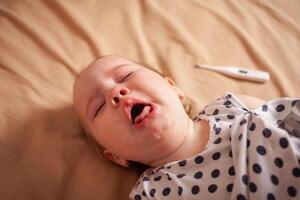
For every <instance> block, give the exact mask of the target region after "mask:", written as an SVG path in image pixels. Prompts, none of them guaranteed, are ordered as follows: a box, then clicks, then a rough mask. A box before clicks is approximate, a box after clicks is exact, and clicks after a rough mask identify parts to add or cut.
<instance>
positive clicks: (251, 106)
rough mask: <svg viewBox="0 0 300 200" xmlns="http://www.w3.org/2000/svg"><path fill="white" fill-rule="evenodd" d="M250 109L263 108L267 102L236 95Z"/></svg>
mask: <svg viewBox="0 0 300 200" xmlns="http://www.w3.org/2000/svg"><path fill="white" fill-rule="evenodd" d="M236 96H237V97H238V98H239V99H240V100H241V101H242V102H243V103H244V104H245V105H246V106H247V107H248V108H249V109H255V108H257V107H259V106H261V105H262V104H263V103H264V102H265V101H264V100H262V99H259V98H256V97H253V96H248V95H242V94H240V95H236Z"/></svg>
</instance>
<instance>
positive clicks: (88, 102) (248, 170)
mask: <svg viewBox="0 0 300 200" xmlns="http://www.w3.org/2000/svg"><path fill="white" fill-rule="evenodd" d="M184 101H185V97H184V95H183V93H182V92H181V91H180V90H179V88H178V87H176V85H175V83H174V81H173V80H172V79H171V78H169V77H166V78H163V77H162V76H161V75H159V74H158V73H156V72H154V71H152V70H150V69H148V68H146V67H144V66H143V65H140V64H137V63H135V62H133V61H130V60H128V59H125V58H122V57H118V56H105V57H101V58H100V59H97V60H95V61H94V62H92V63H91V64H90V65H89V66H88V67H87V68H86V69H85V70H83V72H82V73H81V74H80V75H79V77H78V78H77V80H76V82H75V85H74V106H75V109H76V112H77V114H78V116H79V118H80V120H81V122H82V124H83V127H84V129H85V131H86V134H88V135H89V136H90V137H91V138H93V140H94V141H95V142H97V143H98V144H100V145H101V146H102V147H103V149H102V154H103V155H104V156H105V157H106V158H107V159H109V160H111V161H112V162H115V163H117V164H119V165H121V166H125V167H128V166H129V163H130V161H134V162H138V163H142V164H144V165H147V166H149V169H147V170H146V171H145V172H144V173H143V174H142V175H141V177H140V179H139V181H138V182H137V184H136V186H135V187H134V188H133V189H132V192H131V194H130V198H131V199H135V200H139V199H189V200H192V199H208V198H209V199H237V200H243V199H299V198H300V168H299V160H300V139H299V136H300V133H299V131H300V100H299V99H292V98H282V99H276V100H273V101H269V102H265V103H264V102H263V101H262V100H259V99H257V98H254V97H249V96H235V95H234V94H231V93H226V94H225V95H223V96H222V97H221V98H219V99H217V100H215V101H213V102H212V103H210V104H208V105H207V106H205V107H204V108H203V110H201V111H200V112H199V114H198V115H197V116H195V117H193V118H192V119H191V118H189V116H188V115H187V113H186V112H185V109H184V106H183V102H184Z"/></svg>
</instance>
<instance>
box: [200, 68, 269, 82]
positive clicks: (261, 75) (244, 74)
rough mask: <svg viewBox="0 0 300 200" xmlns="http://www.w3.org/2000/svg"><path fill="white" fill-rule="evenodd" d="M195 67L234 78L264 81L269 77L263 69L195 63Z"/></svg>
mask: <svg viewBox="0 0 300 200" xmlns="http://www.w3.org/2000/svg"><path fill="white" fill-rule="evenodd" d="M196 67H198V68H203V69H208V70H211V71H216V72H219V73H221V74H225V75H228V76H231V77H234V78H240V79H245V80H250V81H256V82H261V83H264V82H266V81H267V80H269V79H270V74H269V73H268V72H265V71H260V70H253V69H245V68H240V67H233V66H211V65H205V64H197V65H196Z"/></svg>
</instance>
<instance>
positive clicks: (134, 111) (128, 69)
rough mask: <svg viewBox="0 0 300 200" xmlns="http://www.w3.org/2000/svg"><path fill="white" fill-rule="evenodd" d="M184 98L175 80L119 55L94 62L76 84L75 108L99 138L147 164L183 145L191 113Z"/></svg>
mask: <svg viewBox="0 0 300 200" xmlns="http://www.w3.org/2000/svg"><path fill="white" fill-rule="evenodd" d="M181 97H183V96H182V94H181V93H180V91H179V90H178V88H176V87H175V86H174V84H173V83H172V81H170V80H169V79H164V78H163V77H162V76H160V75H159V74H157V73H155V72H153V71H151V70H149V69H147V68H146V67H144V66H142V65H139V64H136V63H134V62H132V61H130V60H128V59H125V58H122V57H117V56H108V57H103V58H101V59H98V60H96V61H94V62H93V63H92V64H91V65H90V66H89V67H88V68H87V69H85V70H84V71H83V72H82V74H81V75H80V77H79V79H78V80H77V81H76V83H75V86H74V105H75V109H76V111H77V113H78V114H79V117H80V119H81V121H82V123H84V124H85V126H86V127H87V128H88V129H89V130H90V132H91V134H92V135H93V137H94V138H95V139H96V141H98V142H99V143H100V144H101V145H102V146H104V148H106V149H108V150H109V151H111V152H112V153H114V154H115V155H117V156H119V157H121V158H123V159H126V160H133V161H137V162H141V163H144V164H149V163H151V162H153V161H154V160H156V159H160V158H163V157H165V156H167V155H169V154H170V153H172V152H173V151H174V150H175V149H176V148H178V146H179V145H180V144H181V143H182V141H183V139H184V134H183V133H181V132H180V123H181V122H182V121H183V120H184V118H186V117H187V114H186V113H185V111H184V108H183V106H182V102H181V99H180V98H181Z"/></svg>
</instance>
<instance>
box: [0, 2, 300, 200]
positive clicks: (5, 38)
mask: <svg viewBox="0 0 300 200" xmlns="http://www.w3.org/2000/svg"><path fill="white" fill-rule="evenodd" d="M299 8H300V1H297V0H287V1H282V0H273V1H263V0H255V1H254V0H253V1H252V0H251V1H242V0H241V1H235V0H232V1H219V0H211V1H201V0H188V1H180V0H176V1H169V0H163V1H154V0H145V1H139V0H113V1H105V0H87V1H84V0H74V1H60V0H48V1H47V0H45V1H33V0H22V1H17V0H1V1H0V49H1V53H0V95H1V96H0V97H1V98H0V198H1V199H5V200H6V199H22V200H27V199H28V200H29V199H30V200H32V199H43V200H48V199H49V200H53V199H70V200H76V199H85V200H88V199H97V200H99V199H108V200H115V199H128V194H129V192H130V189H131V187H132V186H133V185H134V183H135V181H136V179H137V177H138V174H139V172H138V170H136V169H132V168H130V169H124V168H121V167H118V166H115V165H113V164H111V163H109V162H107V161H105V160H104V159H103V158H102V157H100V156H99V155H97V154H96V152H95V151H94V149H93V148H92V147H91V146H90V145H89V144H88V142H87V141H86V138H85V136H84V134H83V132H82V129H81V127H80V124H79V120H78V118H77V117H76V116H75V113H74V110H73V107H72V86H73V83H74V80H75V77H76V76H77V75H78V73H79V72H80V71H81V70H82V69H84V68H85V67H86V66H87V64H88V63H89V62H90V61H92V60H93V59H95V58H96V57H99V56H101V55H108V54H113V55H121V56H125V57H128V58H130V59H132V60H135V61H138V62H141V63H144V64H147V65H149V66H151V67H153V68H155V69H157V70H159V71H161V72H163V73H164V74H165V75H168V76H170V77H172V78H173V79H174V80H175V81H176V83H177V84H178V86H179V87H180V88H181V89H182V90H183V91H184V92H185V94H186V95H187V96H189V97H190V98H191V99H192V101H193V106H192V112H191V113H195V112H197V111H198V110H199V109H200V108H201V107H202V106H203V105H204V104H206V103H208V102H209V101H211V100H212V99H215V98H217V97H219V96H220V95H222V94H223V93H224V92H226V91H230V92H233V93H239V94H247V95H252V96H257V97H259V98H261V99H264V100H269V99H272V98H275V97H281V96H289V97H296V96H297V97H299V96H300V89H299V85H300V70H299V63H300V12H299ZM197 63H206V64H212V65H237V66H244V67H247V68H250V69H261V70H265V71H268V72H269V73H270V74H271V80H270V81H268V82H267V83H265V84H258V83H253V82H249V81H242V80H237V79H232V78H229V77H226V76H223V75H221V74H217V73H215V72H211V71H207V70H200V69H197V68H195V67H194V65H195V64H197Z"/></svg>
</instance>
